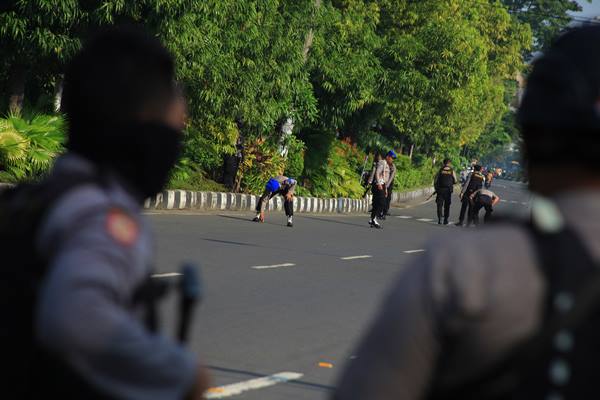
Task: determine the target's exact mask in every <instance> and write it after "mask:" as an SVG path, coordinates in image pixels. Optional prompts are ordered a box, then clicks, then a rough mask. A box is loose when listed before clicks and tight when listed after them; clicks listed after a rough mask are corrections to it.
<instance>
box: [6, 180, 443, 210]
mask: <svg viewBox="0 0 600 400" xmlns="http://www.w3.org/2000/svg"><path fill="white" fill-rule="evenodd" d="M10 186H12V185H11V184H5V183H0V190H2V189H3V188H7V187H10ZM433 191H434V190H433V188H431V187H429V188H424V189H417V190H411V191H407V192H393V193H392V202H391V204H392V205H394V204H401V203H405V202H408V201H412V200H416V199H419V198H422V197H427V196H429V195H430V194H431V193H433ZM259 198H260V196H256V195H252V194H243V193H222V192H194V191H189V190H165V191H163V192H161V193H158V194H157V195H156V196H154V197H151V198H149V199H146V201H145V202H144V209H146V210H202V211H254V210H255V208H256V204H257V203H258V199H259ZM371 200H372V196H371V195H367V196H366V197H365V198H363V199H350V198H347V197H338V198H325V199H323V198H317V197H294V212H295V213H322V214H334V213H340V214H364V213H366V212H367V211H368V210H369V208H370V207H371ZM266 209H267V210H268V211H273V210H276V211H283V199H282V198H281V197H280V196H276V197H273V199H271V201H269V203H268V204H267V208H266Z"/></svg>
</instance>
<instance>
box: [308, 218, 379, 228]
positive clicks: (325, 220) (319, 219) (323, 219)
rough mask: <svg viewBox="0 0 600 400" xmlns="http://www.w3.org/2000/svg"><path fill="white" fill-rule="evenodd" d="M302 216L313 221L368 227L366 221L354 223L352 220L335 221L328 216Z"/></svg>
mask: <svg viewBox="0 0 600 400" xmlns="http://www.w3.org/2000/svg"><path fill="white" fill-rule="evenodd" d="M302 218H306V219H313V220H315V221H322V222H331V223H334V224H342V225H352V226H358V227H360V228H369V225H368V224H367V223H364V224H354V223H352V222H344V221H337V220H335V219H328V218H319V217H309V216H305V215H302Z"/></svg>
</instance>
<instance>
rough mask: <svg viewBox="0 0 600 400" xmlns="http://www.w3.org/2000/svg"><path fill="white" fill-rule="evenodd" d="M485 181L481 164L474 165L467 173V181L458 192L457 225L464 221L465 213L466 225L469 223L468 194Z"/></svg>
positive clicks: (469, 207)
mask: <svg viewBox="0 0 600 400" xmlns="http://www.w3.org/2000/svg"><path fill="white" fill-rule="evenodd" d="M484 183H485V176H483V174H482V173H481V165H475V166H474V167H473V172H471V173H470V174H469V177H468V178H467V181H466V182H465V184H464V185H463V187H462V190H461V192H460V200H461V202H462V204H461V206H460V216H459V217H458V222H457V223H456V225H457V226H463V223H464V221H465V213H466V214H467V226H469V225H471V200H470V196H471V195H472V194H473V193H475V192H476V191H478V190H479V189H481V188H482V187H483V184H484Z"/></svg>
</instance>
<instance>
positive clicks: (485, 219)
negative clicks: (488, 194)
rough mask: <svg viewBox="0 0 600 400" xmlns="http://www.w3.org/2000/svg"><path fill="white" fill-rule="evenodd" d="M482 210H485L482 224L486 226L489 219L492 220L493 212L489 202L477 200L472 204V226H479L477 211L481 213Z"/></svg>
mask: <svg viewBox="0 0 600 400" xmlns="http://www.w3.org/2000/svg"><path fill="white" fill-rule="evenodd" d="M482 208H484V209H485V215H484V217H483V222H484V223H486V224H487V223H488V222H489V221H490V219H491V218H492V213H493V212H494V209H493V208H492V204H491V202H488V201H481V200H477V201H475V204H473V208H472V215H471V220H472V221H473V224H475V225H479V211H481V209H482Z"/></svg>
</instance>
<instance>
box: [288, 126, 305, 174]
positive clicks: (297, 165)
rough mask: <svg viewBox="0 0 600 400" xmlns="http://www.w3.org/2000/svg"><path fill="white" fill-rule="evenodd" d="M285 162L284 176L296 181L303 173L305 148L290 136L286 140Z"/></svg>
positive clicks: (299, 141) (300, 142) (298, 140)
mask: <svg viewBox="0 0 600 400" xmlns="http://www.w3.org/2000/svg"><path fill="white" fill-rule="evenodd" d="M286 145H287V148H288V153H287V160H286V164H285V175H286V176H291V177H294V178H296V179H298V178H299V177H300V176H302V173H303V172H304V153H305V152H306V147H305V146H304V142H303V141H301V140H300V139H298V138H296V137H295V136H294V135H290V136H289V137H288V139H287V144H286Z"/></svg>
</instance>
